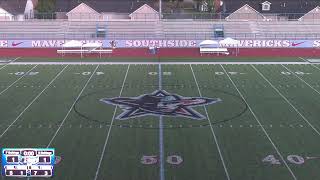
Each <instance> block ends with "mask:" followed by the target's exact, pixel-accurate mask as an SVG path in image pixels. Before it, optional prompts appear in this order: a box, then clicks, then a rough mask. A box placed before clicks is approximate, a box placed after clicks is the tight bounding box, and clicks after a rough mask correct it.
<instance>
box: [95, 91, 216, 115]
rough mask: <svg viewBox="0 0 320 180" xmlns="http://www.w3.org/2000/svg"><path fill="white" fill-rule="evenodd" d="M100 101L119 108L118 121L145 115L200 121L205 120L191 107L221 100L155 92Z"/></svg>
mask: <svg viewBox="0 0 320 180" xmlns="http://www.w3.org/2000/svg"><path fill="white" fill-rule="evenodd" d="M100 101H101V102H103V103H107V104H112V105H116V106H120V108H121V109H122V110H123V112H122V113H121V114H120V115H119V116H117V119H119V120H124V119H129V118H135V117H141V116H146V115H154V116H174V117H187V118H191V119H196V120H201V119H205V116H203V115H202V114H200V113H199V112H197V111H196V110H194V109H193V108H192V107H196V106H203V105H209V104H214V103H218V102H221V101H222V100H221V99H220V98H206V97H183V96H180V95H178V94H170V93H168V92H166V91H164V90H157V91H154V92H153V93H151V94H143V95H141V96H138V97H116V98H103V99H100Z"/></svg>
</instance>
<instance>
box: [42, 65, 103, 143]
mask: <svg viewBox="0 0 320 180" xmlns="http://www.w3.org/2000/svg"><path fill="white" fill-rule="evenodd" d="M98 68H99V65H98V66H97V67H96V68H95V69H94V71H93V73H92V74H91V76H90V77H89V79H88V80H87V82H86V84H85V85H84V86H83V88H82V89H81V91H80V93H79V95H78V97H77V98H76V99H75V101H74V102H73V104H72V105H71V107H70V109H69V111H68V113H67V114H66V115H65V117H64V118H63V120H62V122H61V123H60V124H59V127H58V129H57V130H56V132H55V133H54V135H53V136H52V138H51V140H50V142H49V143H48V145H47V148H49V147H50V146H51V143H52V142H53V140H54V139H55V137H56V136H57V134H58V133H59V131H60V129H61V127H62V126H63V124H64V122H65V121H66V119H67V117H68V116H69V114H70V112H71V111H72V109H73V106H74V105H75V104H76V103H77V101H78V100H79V98H80V97H81V95H82V93H83V91H84V89H85V88H86V87H87V85H88V84H89V82H90V80H91V79H92V77H93V76H94V75H95V73H96V71H97V69H98Z"/></svg>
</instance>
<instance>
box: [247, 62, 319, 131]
mask: <svg viewBox="0 0 320 180" xmlns="http://www.w3.org/2000/svg"><path fill="white" fill-rule="evenodd" d="M251 67H252V68H253V69H254V70H256V71H257V72H258V74H259V75H260V76H261V77H262V78H263V79H264V80H265V81H267V82H268V84H269V85H270V86H271V87H272V88H273V89H274V90H275V91H276V92H277V93H278V94H279V95H280V96H281V97H282V98H283V99H284V100H285V101H286V102H287V103H288V104H289V105H290V106H291V107H292V108H293V109H294V110H295V111H296V112H297V113H298V114H299V116H300V117H302V119H303V120H304V121H305V122H306V123H307V124H308V125H309V126H310V127H311V128H312V129H313V130H314V131H315V132H316V133H317V134H318V135H319V136H320V132H319V131H318V130H317V129H316V128H315V127H314V126H313V125H312V124H311V123H310V122H309V121H308V119H307V118H306V117H305V116H304V115H302V114H301V113H300V111H299V110H298V109H297V108H296V107H295V106H294V105H293V104H292V103H291V102H290V101H289V100H288V99H287V98H286V97H285V96H284V95H283V94H282V93H281V92H280V91H279V90H278V89H277V88H276V87H275V86H274V85H273V84H272V83H271V82H270V81H269V80H268V79H267V78H266V77H265V76H264V75H263V74H262V73H261V72H260V71H259V70H258V69H257V68H256V67H254V66H253V65H251Z"/></svg>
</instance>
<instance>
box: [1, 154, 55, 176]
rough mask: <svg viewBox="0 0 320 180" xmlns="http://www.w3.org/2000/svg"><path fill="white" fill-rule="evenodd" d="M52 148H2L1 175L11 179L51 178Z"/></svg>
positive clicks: (52, 165)
mask: <svg viewBox="0 0 320 180" xmlns="http://www.w3.org/2000/svg"><path fill="white" fill-rule="evenodd" d="M54 161H55V155H54V149H53V148H3V149H2V161H1V162H2V175H3V176H11V177H51V176H53V170H54V163H55V162H54Z"/></svg>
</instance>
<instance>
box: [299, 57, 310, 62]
mask: <svg viewBox="0 0 320 180" xmlns="http://www.w3.org/2000/svg"><path fill="white" fill-rule="evenodd" d="M299 58H300V59H301V60H303V61H304V62H308V63H310V62H309V61H307V60H306V59H305V58H303V57H299Z"/></svg>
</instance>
